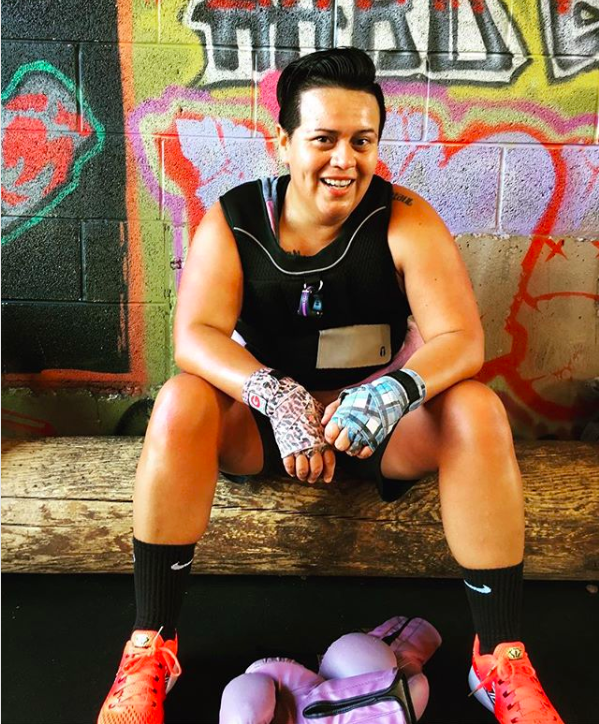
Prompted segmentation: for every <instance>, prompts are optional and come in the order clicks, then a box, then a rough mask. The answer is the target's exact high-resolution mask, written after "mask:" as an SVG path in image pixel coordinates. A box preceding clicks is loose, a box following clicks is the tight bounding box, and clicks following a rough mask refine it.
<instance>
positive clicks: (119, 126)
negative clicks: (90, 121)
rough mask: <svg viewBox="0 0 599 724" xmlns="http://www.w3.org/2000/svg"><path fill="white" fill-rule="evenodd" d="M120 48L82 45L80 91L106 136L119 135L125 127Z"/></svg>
mask: <svg viewBox="0 0 599 724" xmlns="http://www.w3.org/2000/svg"><path fill="white" fill-rule="evenodd" d="M120 47H121V46H118V45H116V44H113V45H106V44H98V43H84V44H83V45H82V46H81V71H80V72H81V92H82V94H83V98H85V100H86V101H87V103H88V104H89V105H90V107H91V108H93V110H94V113H95V114H96V115H97V117H98V119H99V120H100V122H101V123H102V125H103V126H104V128H105V129H106V131H107V132H108V133H111V132H113V133H114V132H116V133H122V132H123V128H124V120H123V93H122V88H121V65H120V58H119V52H120V51H119V49H120ZM129 80H131V79H129Z"/></svg>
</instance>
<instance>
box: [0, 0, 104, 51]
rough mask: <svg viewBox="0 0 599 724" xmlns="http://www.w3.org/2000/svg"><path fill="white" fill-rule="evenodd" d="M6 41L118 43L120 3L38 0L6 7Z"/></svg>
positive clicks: (15, 3)
mask: <svg viewBox="0 0 599 724" xmlns="http://www.w3.org/2000/svg"><path fill="white" fill-rule="evenodd" d="M2 9H3V11H4V12H3V16H2V36H3V38H8V39H16V40H21V39H22V40H27V39H29V40H72V41H77V40H96V41H97V40H104V41H113V42H114V41H116V40H117V3H116V2H115V0H94V2H91V3H87V4H86V5H85V6H84V7H82V5H81V2H80V0H36V2H10V3H6V4H5V5H4V7H3V8H2Z"/></svg>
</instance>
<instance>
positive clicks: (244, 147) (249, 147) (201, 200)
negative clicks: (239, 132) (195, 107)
mask: <svg viewBox="0 0 599 724" xmlns="http://www.w3.org/2000/svg"><path fill="white" fill-rule="evenodd" d="M190 164H191V166H192V169H193V173H195V174H197V187H196V189H195V192H194V194H193V195H190V194H189V191H187V192H186V190H185V189H184V188H182V186H181V185H180V183H181V179H183V178H186V179H187V182H188V181H189V174H190V169H189V165H190ZM164 166H165V169H168V170H169V171H168V173H169V174H170V176H169V177H168V178H167V180H166V182H165V185H168V187H169V188H170V189H172V190H173V191H175V190H176V192H177V194H176V195H175V194H171V196H170V197H166V196H165V200H164V208H165V212H167V214H168V216H170V220H171V221H173V222H174V223H179V222H180V221H181V220H182V219H181V218H180V217H181V213H180V208H181V206H182V202H183V201H187V210H188V211H187V218H190V219H191V220H192V221H193V220H195V219H198V220H199V218H201V216H202V215H203V213H204V212H205V211H206V210H207V209H208V208H210V206H212V204H214V203H215V201H217V199H218V198H219V196H221V195H222V194H224V193H226V192H227V191H229V190H230V189H231V188H233V187H234V186H238V185H239V184H241V183H244V182H246V181H252V180H253V179H255V178H261V177H263V176H271V175H274V174H276V173H277V169H278V164H277V160H276V155H275V150H274V147H273V145H272V144H268V143H267V142H266V141H265V140H264V139H263V138H248V139H246V140H242V139H239V138H234V137H228V136H224V137H222V138H205V137H200V136H198V137H194V136H183V137H181V146H180V150H179V149H177V148H176V147H175V146H173V147H170V148H169V147H168V146H166V147H165V162H164Z"/></svg>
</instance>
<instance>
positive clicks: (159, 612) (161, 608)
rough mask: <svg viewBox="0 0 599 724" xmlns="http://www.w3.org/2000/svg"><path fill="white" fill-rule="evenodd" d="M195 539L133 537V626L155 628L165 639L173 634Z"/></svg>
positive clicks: (173, 635) (189, 568)
mask: <svg viewBox="0 0 599 724" xmlns="http://www.w3.org/2000/svg"><path fill="white" fill-rule="evenodd" d="M194 549H195V543H190V544H188V545H159V544H154V543H143V542H142V541H139V540H137V538H133V555H134V564H133V571H134V580H135V603H136V606H137V614H136V618H135V625H134V627H133V628H134V630H135V629H147V630H151V631H158V630H159V629H160V628H161V627H162V631H161V633H160V635H161V636H162V638H163V639H164V640H165V641H166V640H167V639H172V638H174V637H175V633H176V625H177V620H178V618H179V613H180V612H181V606H182V604H183V595H184V593H185V588H186V585H187V577H188V576H189V572H190V570H191V562H192V560H193V553H194Z"/></svg>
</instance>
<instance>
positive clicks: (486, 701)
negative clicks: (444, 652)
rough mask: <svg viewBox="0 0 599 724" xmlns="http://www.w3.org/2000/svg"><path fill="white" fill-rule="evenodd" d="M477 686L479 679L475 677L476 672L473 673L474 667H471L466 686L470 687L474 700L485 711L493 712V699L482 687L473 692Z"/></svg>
mask: <svg viewBox="0 0 599 724" xmlns="http://www.w3.org/2000/svg"><path fill="white" fill-rule="evenodd" d="M479 685H480V679H479V678H478V676H477V675H476V672H475V671H474V667H471V668H470V673H469V674H468V686H469V687H470V691H471V692H472V696H474V698H475V699H476V700H477V701H479V702H480V703H481V704H482V705H483V706H484V707H485V709H488V710H489V711H492V712H495V699H494V698H492V697H491V695H490V694H489V692H488V691H487V690H486V689H485V687H484V686H483V687H482V688H480V689H478V691H475V689H476V688H477V686H479Z"/></svg>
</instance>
